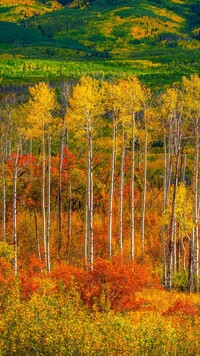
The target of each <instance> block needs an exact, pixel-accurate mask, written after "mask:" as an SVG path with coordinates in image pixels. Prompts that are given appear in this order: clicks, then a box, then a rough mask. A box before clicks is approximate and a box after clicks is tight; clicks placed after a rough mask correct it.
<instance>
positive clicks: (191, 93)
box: [183, 75, 200, 291]
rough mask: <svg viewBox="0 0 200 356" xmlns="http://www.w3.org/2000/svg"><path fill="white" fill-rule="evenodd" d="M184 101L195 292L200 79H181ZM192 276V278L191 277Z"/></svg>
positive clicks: (199, 199) (197, 265)
mask: <svg viewBox="0 0 200 356" xmlns="http://www.w3.org/2000/svg"><path fill="white" fill-rule="evenodd" d="M183 88H184V100H185V103H186V109H187V115H188V117H189V123H191V125H192V128H193V132H194V142H195V146H194V171H193V177H194V179H193V214H194V218H193V219H194V233H193V242H192V243H191V248H192V249H193V250H194V251H192V252H191V253H190V257H191V261H190V262H191V268H190V270H191V279H192V278H193V279H194V281H191V280H190V281H189V290H190V291H192V287H191V285H194V284H195V286H194V287H195V290H196V291H198V289H199V226H198V225H199V201H200V190H199V145H200V137H199V136H200V78H199V77H198V76H197V75H192V76H191V77H190V79H187V78H185V77H184V78H183ZM192 276H193V277H192Z"/></svg>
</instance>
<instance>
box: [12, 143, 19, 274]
mask: <svg viewBox="0 0 200 356" xmlns="http://www.w3.org/2000/svg"><path fill="white" fill-rule="evenodd" d="M18 160H19V147H17V153H16V157H15V161H14V176H13V179H14V181H13V242H14V273H15V275H17V272H18V253H17V250H18V241H17V178H18Z"/></svg>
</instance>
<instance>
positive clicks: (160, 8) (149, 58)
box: [0, 0, 200, 85]
mask: <svg viewBox="0 0 200 356" xmlns="http://www.w3.org/2000/svg"><path fill="white" fill-rule="evenodd" d="M0 21H1V23H0V71H1V73H0V77H1V78H2V79H3V83H4V84H5V85H6V84H7V83H10V82H11V81H13V80H14V81H16V82H32V81H38V80H40V79H44V78H47V77H48V78H49V79H50V80H51V79H52V80H63V78H64V79H65V78H69V77H75V78H77V77H79V76H80V75H82V74H83V73H88V74H92V75H95V76H98V77H110V76H113V77H119V76H122V77H123V76H125V75H127V73H132V74H137V75H139V76H140V77H141V79H144V81H146V82H148V83H149V84H152V85H155V83H157V85H159V84H160V83H161V84H168V83H170V82H174V81H177V80H179V79H180V78H181V76H182V75H189V74H191V73H195V72H196V73H199V72H200V4H199V1H198V0H196V1H190V0H185V1H184V0H171V1H170V0H157V1H151V0H149V1H147V0H143V1H139V0H121V1H120V0H118V1H117V0H115V1H114V0H113V1H111V0H110V1H109V0H96V1H95V0H93V1H86V0H75V1H69V0H68V1H67V0H61V1H60V3H58V2H56V1H45V0H43V1H37V0H30V1H29V0H21V1H20V0H17V1H14V0H13V1H10V0H1V1H0Z"/></svg>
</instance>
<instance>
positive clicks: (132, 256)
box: [130, 112, 135, 261]
mask: <svg viewBox="0 0 200 356" xmlns="http://www.w3.org/2000/svg"><path fill="white" fill-rule="evenodd" d="M131 136H132V147H131V244H130V258H131V261H133V260H134V257H135V256H134V255H135V196H134V183H135V177H134V175H135V113H134V112H133V114H132V135H131Z"/></svg>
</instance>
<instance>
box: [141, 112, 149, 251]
mask: <svg viewBox="0 0 200 356" xmlns="http://www.w3.org/2000/svg"><path fill="white" fill-rule="evenodd" d="M147 143H148V132H147V126H146V118H145V146H144V186H143V200H142V220H141V242H142V250H143V251H144V229H145V212H146V195H147Z"/></svg>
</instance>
